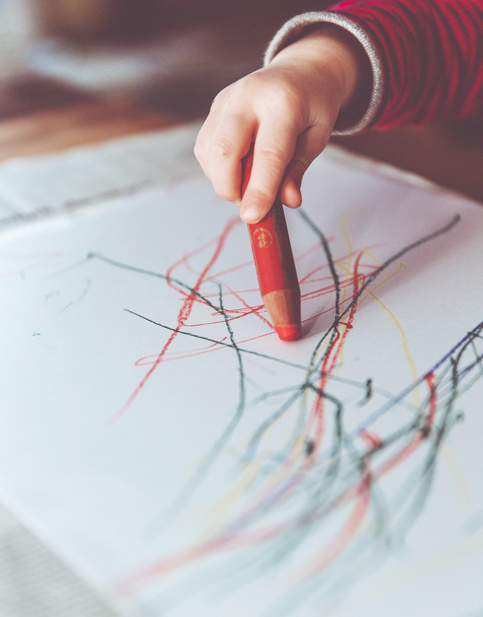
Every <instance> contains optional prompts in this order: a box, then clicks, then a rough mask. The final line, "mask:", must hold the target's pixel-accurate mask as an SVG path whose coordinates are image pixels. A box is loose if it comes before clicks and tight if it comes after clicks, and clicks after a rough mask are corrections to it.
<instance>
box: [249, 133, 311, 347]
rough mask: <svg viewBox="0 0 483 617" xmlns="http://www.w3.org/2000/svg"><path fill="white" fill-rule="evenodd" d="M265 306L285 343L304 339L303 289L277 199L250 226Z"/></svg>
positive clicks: (251, 152) (250, 164) (251, 150)
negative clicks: (302, 330) (302, 316)
mask: <svg viewBox="0 0 483 617" xmlns="http://www.w3.org/2000/svg"><path fill="white" fill-rule="evenodd" d="M242 164H243V180H242V195H243V194H244V192H245V189H246V187H247V185H248V181H249V180H250V174H251V169H252V164H253V144H252V147H251V148H250V151H249V152H248V154H247V155H246V157H245V158H244V159H243V161H242ZM248 231H249V233H250V241H251V245H252V252H253V258H254V260H255V267H256V269H257V276H258V284H259V287H260V293H261V295H262V300H263V304H264V305H265V308H266V309H267V312H268V315H269V317H270V319H271V320H272V323H273V325H274V327H275V330H276V332H277V334H278V336H279V337H280V338H281V339H282V341H295V340H297V339H298V338H300V334H301V324H300V287H299V281H298V278H297V271H296V269H295V263H294V259H293V254H292V246H291V245H290V238H289V235H288V230H287V223H286V221H285V215H284V213H283V206H282V204H281V203H280V201H278V200H276V201H275V203H274V204H273V206H272V208H271V209H270V212H269V213H268V214H267V216H266V217H265V218H263V219H262V220H261V221H260V222H259V223H255V224H254V225H248Z"/></svg>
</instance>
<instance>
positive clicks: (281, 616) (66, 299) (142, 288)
mask: <svg viewBox="0 0 483 617" xmlns="http://www.w3.org/2000/svg"><path fill="white" fill-rule="evenodd" d="M92 156H93V160H95V153H94V152H93V154H92ZM304 195H305V201H304V207H303V210H302V211H300V212H290V213H288V221H289V227H290V233H291V238H292V243H293V249H294V254H295V258H296V263H297V270H298V274H299V278H300V283H301V290H302V296H303V303H302V314H303V322H304V323H303V338H302V339H301V340H300V341H298V342H295V343H283V342H281V341H280V340H278V339H277V336H276V334H275V333H274V332H273V328H272V327H271V325H270V323H269V322H268V320H267V315H266V312H265V310H264V308H263V306H262V305H261V302H260V297H259V293H258V290H257V283H256V274H255V271H254V268H253V264H252V259H251V253H250V247H249V243H248V237H247V231H246V228H245V226H244V225H243V224H241V223H240V221H239V219H238V218H237V216H236V214H237V213H236V210H235V209H234V207H233V206H230V205H227V204H226V203H223V202H222V201H221V200H220V199H218V198H217V197H216V196H215V195H214V194H213V192H212V189H211V187H210V184H209V182H208V181H207V180H205V179H204V178H203V177H201V175H197V176H196V177H195V176H193V177H190V178H187V179H186V180H184V181H179V182H177V183H174V184H173V185H172V186H146V187H145V188H143V189H142V190H141V189H139V190H138V191H137V192H133V193H132V194H129V195H123V196H120V197H118V198H113V199H111V200H110V201H104V202H102V203H100V204H99V205H97V206H95V207H90V208H85V209H82V210H78V211H76V212H69V213H66V214H63V215H59V216H57V217H51V218H48V219H45V220H40V221H37V222H35V223H31V224H29V225H24V226H17V227H16V228H12V229H10V230H8V231H6V232H4V233H3V235H2V236H1V237H0V242H1V245H0V251H1V255H2V259H1V277H2V278H1V281H2V283H1V284H2V292H1V298H2V304H1V315H2V324H4V327H3V334H2V354H1V375H2V405H1V406H0V414H1V426H2V430H1V431H0V469H1V474H0V491H1V494H2V495H3V498H4V499H5V500H7V501H8V503H9V504H10V505H11V506H12V507H14V508H15V510H16V512H17V513H18V514H19V515H20V516H22V518H23V519H24V520H25V521H27V522H28V524H29V525H30V527H31V528H32V529H33V530H34V531H35V532H36V533H37V534H39V535H40V536H41V537H42V538H43V540H44V541H46V542H48V543H49V544H50V545H51V546H52V547H54V549H55V550H56V551H57V552H58V553H59V554H60V555H62V556H63V557H64V558H66V559H68V560H69V562H70V563H72V564H74V565H75V567H76V568H77V569H78V571H79V572H81V573H83V575H84V576H85V577H86V578H87V579H89V580H90V581H91V582H92V584H93V585H95V586H96V587H97V588H98V589H99V590H101V592H102V593H103V594H104V595H105V596H106V597H108V598H109V599H110V600H113V601H115V602H117V603H118V605H119V606H120V607H127V608H132V610H133V611H136V614H139V615H142V616H145V617H148V616H149V617H151V616H153V615H156V616H158V615H163V616H164V615H167V616H169V617H171V616H172V617H188V616H189V617H192V616H193V615H197V616H199V617H204V616H205V615H206V616H208V615H209V616H210V617H221V616H226V615H231V616H235V617H236V616H240V617H242V616H243V617H246V616H247V615H250V616H251V617H252V616H253V617H262V616H263V617H272V616H273V617H275V616H277V617H285V616H296V617H305V616H307V617H309V616H310V617H311V616H319V615H321V614H323V615H325V616H334V617H366V616H367V617H369V616H371V617H374V616H375V615H376V616H382V615H384V616H386V615H391V617H407V615H414V616H422V615H428V614H432V615H438V616H439V617H467V616H468V615H472V614H473V613H476V611H478V610H481V609H482V608H483V593H482V591H481V571H482V568H483V477H482V474H481V467H482V464H483V459H482V454H481V447H480V442H481V435H482V434H483V417H482V415H481V413H480V409H481V399H482V395H483V380H481V379H480V378H481V376H482V365H481V357H482V351H483V349H482V347H483V346H482V341H481V329H482V327H483V325H482V320H483V311H482V308H481V307H482V305H483V298H482V286H481V284H480V281H481V272H482V271H483V252H482V251H481V233H482V231H481V230H482V225H483V211H482V210H481V207H480V206H478V205H477V204H475V203H472V202H470V201H467V200H464V199H463V198H460V197H458V196H456V195H454V194H451V193H448V192H444V191H442V190H440V189H438V188H435V187H433V186H431V185H426V184H424V183H421V184H418V183H410V182H408V181H406V180H405V179H404V178H403V177H399V176H398V175H397V174H390V173H389V174H388V173H386V172H385V171H384V170H381V169H380V168H379V167H377V166H371V165H368V164H360V162H359V159H356V158H354V157H349V156H347V155H344V154H342V153H341V152H340V151H338V150H335V149H329V150H328V151H327V152H326V153H325V154H324V155H323V156H322V157H320V158H319V159H318V160H317V161H316V162H315V164H314V165H313V166H312V168H311V169H310V171H309V173H308V175H307V178H306V180H305V184H304Z"/></svg>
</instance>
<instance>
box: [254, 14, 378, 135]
mask: <svg viewBox="0 0 483 617" xmlns="http://www.w3.org/2000/svg"><path fill="white" fill-rule="evenodd" d="M316 23H331V24H336V25H337V26H340V27H341V28H344V29H345V30H347V31H349V32H350V33H351V34H353V35H354V36H355V37H356V39H357V40H358V41H359V43H360V44H361V45H362V47H363V48H364V50H365V52H366V53H367V55H368V57H369V60H370V63H371V68H372V93H371V98H370V100H369V105H368V107H367V109H366V111H365V112H364V114H363V115H362V116H361V117H360V118H359V119H358V120H356V121H355V122H353V123H352V124H351V125H350V126H344V127H340V126H339V127H338V126H337V122H336V123H335V127H334V131H333V134H334V135H351V134H353V133H358V132H359V131H362V130H363V129H366V128H368V127H369V126H370V125H371V123H372V121H373V119H374V117H375V115H376V112H377V110H378V107H379V105H380V102H381V99H382V94H383V88H384V75H383V72H382V62H381V59H380V57H379V54H378V52H377V49H376V48H375V46H374V45H373V43H372V41H371V39H370V38H369V36H368V35H367V33H366V32H365V31H364V29H363V28H361V26H360V25H359V24H358V23H356V22H354V21H352V20H351V19H348V18H347V17H345V15H340V14H339V13H336V12H331V11H320V12H310V13H303V14H302V15H296V16H295V17H293V18H292V19H290V20H289V21H287V22H286V23H285V24H284V25H283V26H282V27H281V28H280V30H279V31H278V32H277V33H276V34H275V36H274V37H273V39H272V40H271V42H270V44H269V46H268V48H267V50H266V52H265V56H264V63H263V64H264V66H266V65H267V64H269V63H270V62H271V60H272V59H273V57H274V56H275V55H276V54H277V53H278V52H279V51H280V50H281V49H283V48H284V47H286V46H287V45H289V44H290V43H292V42H293V41H294V40H295V39H296V38H298V37H299V36H300V34H301V32H302V31H303V29H304V28H306V27H307V26H312V25H313V24H316Z"/></svg>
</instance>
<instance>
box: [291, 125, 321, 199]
mask: <svg viewBox="0 0 483 617" xmlns="http://www.w3.org/2000/svg"><path fill="white" fill-rule="evenodd" d="M330 135H331V126H330V125H321V124H315V125H313V126H311V127H309V128H307V129H306V130H305V131H304V132H303V133H302V134H301V135H300V136H299V137H298V140H297V145H296V147H295V152H294V154H293V157H292V159H291V161H290V163H289V164H288V166H287V169H286V171H285V176H284V178H283V180H282V183H281V186H280V191H279V196H280V199H281V201H282V203H284V204H285V205H286V206H289V207H290V208H298V207H299V206H300V205H301V204H302V194H301V192H300V186H301V184H302V178H303V176H304V174H305V172H306V171H307V169H308V168H309V167H310V165H311V163H312V162H313V161H314V160H315V159H316V158H317V156H318V155H319V154H320V153H321V152H322V151H323V150H324V148H325V147H326V145H327V143H328V141H329V138H330Z"/></svg>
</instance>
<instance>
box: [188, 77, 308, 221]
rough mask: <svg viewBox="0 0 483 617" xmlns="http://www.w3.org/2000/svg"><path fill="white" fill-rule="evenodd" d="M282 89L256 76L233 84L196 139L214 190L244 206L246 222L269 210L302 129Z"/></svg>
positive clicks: (242, 215)
mask: <svg viewBox="0 0 483 617" xmlns="http://www.w3.org/2000/svg"><path fill="white" fill-rule="evenodd" d="M262 85H263V87H261V86H262ZM280 91H281V88H280V87H279V85H278V84H277V87H276V88H272V87H269V86H268V87H267V85H266V84H265V83H264V84H260V83H259V76H256V75H252V76H249V77H248V78H245V79H244V80H241V81H240V82H237V83H235V84H233V85H232V86H229V87H228V88H226V89H225V90H224V91H222V92H221V93H220V94H219V95H218V96H217V97H216V99H215V101H214V104H213V106H212V109H211V111H210V114H209V116H208V118H207V119H206V121H205V123H204V125H203V127H202V129H201V131H200V133H199V135H198V139H197V142H196V146H195V154H196V156H197V158H198V160H199V162H200V164H201V166H202V168H203V170H204V172H205V173H206V175H207V176H208V177H209V178H210V180H211V181H212V183H213V187H214V189H215V191H216V192H217V193H218V195H220V196H221V197H222V198H223V199H226V200H228V201H232V202H234V203H237V204H238V205H240V206H241V208H240V215H241V218H242V219H243V220H244V221H245V222H247V223H255V222H258V221H259V220H260V219H262V218H263V217H264V216H265V215H266V214H267V213H268V211H269V210H270V208H271V206H272V204H273V202H274V201H275V199H276V197H277V193H278V191H279V188H280V185H281V182H282V180H283V177H284V174H285V171H286V168H287V165H288V164H289V162H290V160H291V159H292V156H293V154H294V151H295V147H296V144H297V136H298V134H299V132H300V130H301V127H300V126H299V124H300V120H299V119H298V114H296V113H295V112H294V109H293V108H292V107H291V106H290V104H288V99H289V97H287V96H284V95H282V96H280ZM252 142H255V148H254V155H253V167H252V172H251V178H250V182H249V183H248V186H247V187H246V190H245V192H244V195H243V198H242V199H240V198H241V195H240V193H241V181H242V159H243V157H244V156H245V155H246V154H247V152H248V150H249V149H250V146H251V144H252Z"/></svg>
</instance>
